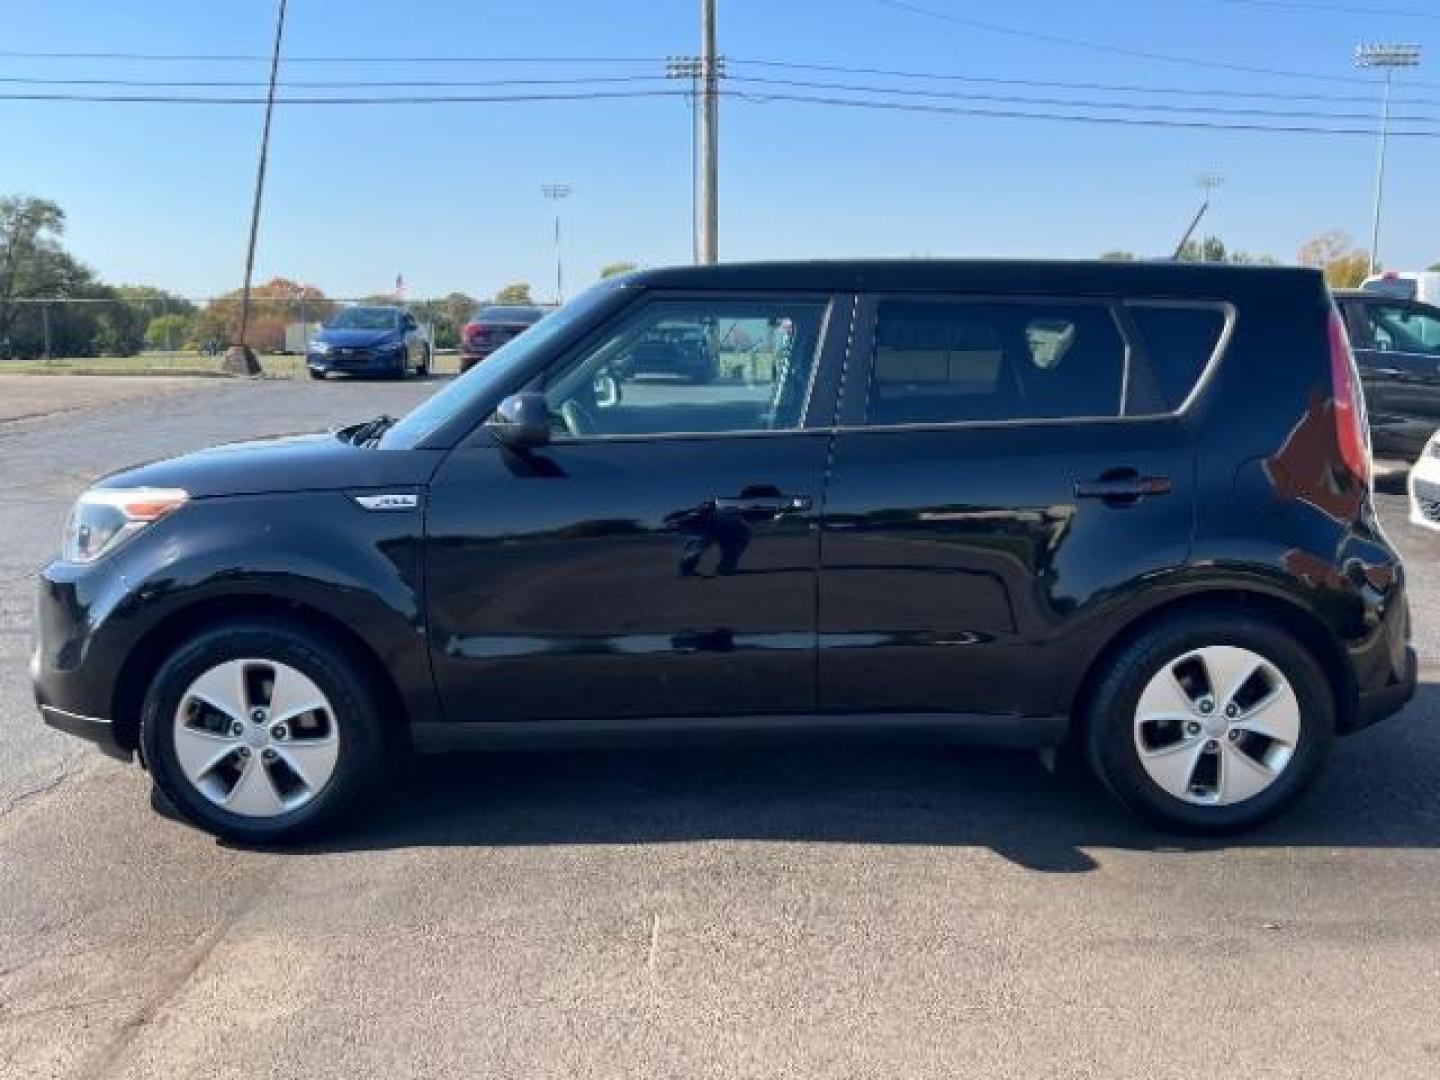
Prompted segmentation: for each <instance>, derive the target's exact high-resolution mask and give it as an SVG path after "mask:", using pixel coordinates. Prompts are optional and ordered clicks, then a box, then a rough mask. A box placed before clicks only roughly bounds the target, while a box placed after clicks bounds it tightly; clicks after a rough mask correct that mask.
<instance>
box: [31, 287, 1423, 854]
mask: <svg viewBox="0 0 1440 1080" xmlns="http://www.w3.org/2000/svg"><path fill="white" fill-rule="evenodd" d="M659 336H671V337H684V338H686V339H687V340H692V339H693V340H700V341H703V342H705V343H706V348H707V349H708V350H710V351H711V352H712V353H713V355H714V357H715V358H716V365H715V366H716V375H715V378H714V379H712V380H706V381H703V382H697V381H696V380H693V379H682V378H677V377H674V376H673V375H666V374H664V373H656V372H648V373H647V372H646V371H645V369H644V365H637V364H635V363H633V359H634V355H633V354H634V353H635V351H636V350H637V349H640V348H642V347H643V343H645V342H647V341H652V340H655V339H656V338H657V337H659ZM1407 623H1408V620H1407V612H1406V606H1405V598H1404V578H1403V571H1402V568H1401V564H1400V559H1399V557H1398V556H1397V555H1396V553H1395V551H1394V550H1393V549H1392V548H1391V547H1390V545H1389V544H1388V543H1387V541H1386V539H1385V536H1384V534H1383V533H1382V532H1381V530H1380V527H1379V525H1378V523H1377V520H1376V516H1375V511H1374V507H1373V505H1372V499H1371V490H1370V461H1369V448H1368V445H1367V442H1366V427H1365V416H1364V410H1363V404H1362V401H1361V399H1360V397H1359V393H1358V383H1357V381H1356V376H1355V369H1354V366H1353V363H1352V359H1351V355H1350V349H1349V345H1348V342H1347V340H1346V336H1345V331H1344V328H1343V326H1342V325H1341V323H1340V322H1339V320H1338V318H1337V316H1336V313H1335V309H1334V307H1333V306H1332V303H1331V299H1330V296H1329V293H1328V292H1327V290H1326V288H1325V285H1324V283H1323V281H1322V279H1321V277H1320V275H1319V274H1318V273H1315V272H1312V271H1308V270H1300V269H1275V268H1249V267H1246V268H1237V267H1199V266H1180V265H1160V264H1150V265H1147V264H1129V265H1126V264H1116V263H1018V262H929V261H927V262H895V263H883V262H858V263H857V262H846V263H795V264H773V265H753V266H744V265H732V266H720V267H705V268H685V269H673V270H659V271H650V272H643V273H640V274H636V275H631V276H629V277H626V278H620V279H616V280H613V281H611V282H607V283H605V284H602V285H600V286H597V287H596V288H594V289H592V290H591V291H590V292H588V293H586V294H585V295H584V296H582V297H580V298H579V299H577V300H576V301H574V302H573V303H572V304H570V305H569V306H568V307H566V308H564V309H563V310H561V311H559V312H557V313H555V314H552V315H550V316H549V317H547V318H546V319H544V320H543V321H542V322H540V323H539V324H538V325H536V326H535V327H534V328H533V329H532V330H531V331H530V332H528V333H526V334H525V335H523V336H522V337H519V338H517V339H515V340H514V341H512V342H510V343H509V344H507V345H505V346H504V347H503V348H502V349H501V350H500V351H498V352H496V353H495V354H494V355H493V356H492V357H491V358H490V359H489V360H487V361H486V362H485V363H484V364H482V365H480V366H479V367H477V368H476V369H475V370H473V371H472V372H470V373H469V374H467V375H466V376H464V377H463V378H460V379H458V380H456V381H455V382H453V383H451V384H450V385H449V386H448V387H446V388H445V389H444V390H443V391H441V392H440V393H438V394H436V395H435V396H434V397H432V398H431V399H430V400H428V401H427V402H425V403H424V404H423V405H421V406H420V407H419V408H417V409H416V410H414V411H413V412H411V413H409V414H407V415H406V416H405V417H403V418H402V419H400V420H392V419H390V418H389V417H382V418H378V419H375V420H372V421H369V422H367V423H364V424H360V425H356V426H353V427H348V428H344V429H341V430H338V431H335V432H333V433H330V434H324V435H311V436H302V437H297V438H282V439H268V440H263V441H259V442H252V443H245V444H241V445H236V446H226V447H221V448H219V449H215V450H210V451H205V452H202V453H198V454H192V455H189V456H187V457H183V458H179V459H176V460H171V461H162V462H159V463H156V464H152V465H147V466H143V467H140V468H136V469H132V470H129V471H125V472H120V473H117V474H115V475H113V476H110V477H108V478H106V479H105V480H103V481H101V482H100V483H99V484H97V485H96V486H95V487H94V488H93V489H91V490H90V491H88V492H87V493H86V494H85V495H84V496H82V497H81V499H80V501H79V503H78V504H77V506H76V508H75V511H74V513H73V516H72V517H71V520H70V523H69V526H68V532H67V535H66V538H65V551H64V554H63V556H62V558H61V559H60V560H59V561H57V562H55V563H53V564H52V565H51V566H49V567H48V568H47V569H46V570H45V571H44V573H43V578H42V582H41V594H40V605H39V644H38V646H37V649H36V652H35V658H34V662H33V669H34V681H35V691H36V695H37V697H38V700H39V704H40V708H41V711H42V712H43V714H44V716H45V718H46V720H48V721H49V722H50V723H51V724H53V725H55V726H56V727H59V728H62V729H63V730H66V731H69V732H72V733H75V734H78V735H83V736H86V737H88V738H91V739H94V740H96V741H98V742H99V743H100V744H101V745H102V746H104V747H105V748H106V749H107V750H108V751H109V752H110V753H112V754H115V755H118V756H120V757H123V758H127V759H128V758H129V757H130V756H131V754H132V752H134V751H139V753H140V756H141V760H142V761H143V762H144V763H145V765H146V766H147V767H148V768H149V770H150V771H151V773H152V774H153V776H154V779H155V782H156V783H157V784H158V785H159V787H160V788H161V790H162V791H163V792H164V794H165V795H166V796H168V798H169V799H170V801H172V802H173V803H174V804H175V805H176V806H177V807H178V808H179V809H180V810H181V811H182V812H183V813H184V814H185V815H187V816H188V817H189V818H191V819H192V820H194V821H195V822H197V823H198V824H200V825H201V826H203V827H204V828H207V829H209V830H211V831H213V832H215V833H219V834H223V835H226V836H230V837H235V838H241V839H245V840H252V841H270V840H275V839H278V838H281V837H285V836H290V835H294V834H296V833H297V832H300V831H305V830H309V829H312V828H314V827H317V826H319V825H321V824H323V823H331V822H333V821H334V820H335V819H336V817H337V815H338V814H340V812H341V811H342V808H344V807H345V806H346V805H347V804H348V803H349V802H350V800H351V799H352V798H353V797H354V796H356V795H357V794H359V793H361V792H362V791H364V790H365V788H366V787H367V785H369V784H370V783H371V782H372V780H374V778H375V777H376V775H377V771H378V765H379V763H380V762H381V759H382V757H383V756H384V755H385V754H387V753H389V752H391V750H392V748H395V747H397V746H404V745H406V744H413V745H415V746H417V747H419V748H421V749H451V748H463V747H477V746H495V745H505V746H513V745H517V744H520V743H525V742H534V741H544V740H547V739H548V740H556V739H563V740H565V741H567V742H570V743H572V744H573V742H574V741H575V740H577V739H584V738H589V737H592V736H593V737H612V736H615V735H617V734H629V735H633V734H635V733H658V732H663V733H665V734H666V735H667V736H674V735H675V734H676V733H680V732H715V731H724V730H741V729H752V730H753V729H757V728H760V729H767V730H769V729H787V730H804V731H812V732H814V733H815V734H814V737H817V738H819V737H827V736H829V737H833V736H835V735H837V734H838V733H840V732H842V731H848V730H853V729H866V730H868V731H870V732H874V731H884V732H895V733H897V734H898V733H912V734H913V733H915V732H917V731H918V732H928V733H935V734H939V735H943V736H945V737H947V738H956V739H959V740H962V741H963V740H969V741H975V742H983V743H988V744H1003V745H1014V746H1027V747H1041V748H1059V749H1062V750H1064V751H1067V752H1066V753H1064V754H1062V755H1061V758H1062V760H1078V761H1086V762H1088V763H1089V765H1090V767H1091V768H1092V769H1093V770H1094V772H1095V773H1096V774H1097V775H1098V776H1099V778H1100V779H1101V780H1102V781H1103V782H1104V784H1105V786H1106V787H1108V788H1109V789H1110V791H1112V792H1113V793H1114V794H1115V796H1117V797H1118V798H1119V799H1120V800H1121V801H1122V802H1123V803H1125V804H1126V805H1128V806H1130V807H1132V808H1134V809H1135V810H1138V811H1141V812H1143V813H1145V814H1147V815H1149V816H1150V817H1152V818H1154V819H1158V820H1159V821H1160V822H1162V823H1167V824H1169V825H1172V826H1177V827H1181V828H1187V829H1196V830H1213V831H1221V830H1228V829H1235V828H1240V827H1243V826H1247V825H1251V824H1253V823H1255V822H1257V821H1259V820H1261V819H1262V818H1265V817H1267V816H1269V815H1270V814H1272V813H1274V812H1275V811H1277V810H1280V809H1281V808H1283V807H1285V806H1287V805H1288V804H1290V803H1291V802H1293V801H1294V799H1295V798H1296V796H1298V795H1299V794H1300V792H1301V791H1302V789H1304V788H1305V787H1306V785H1307V784H1309V783H1310V782H1311V781H1312V780H1314V779H1315V777H1316V774H1317V773H1318V772H1319V771H1320V769H1321V766H1322V764H1323V763H1324V761H1325V758H1326V755H1327V753H1328V751H1329V750H1330V745H1331V742H1332V740H1333V738H1334V736H1335V735H1337V734H1344V733H1347V732H1351V731H1355V730H1356V729H1358V728H1362V727H1364V726H1365V725H1367V724H1369V723H1372V722H1373V721H1375V720H1378V719H1380V718H1381V717H1384V716H1386V715H1387V714H1389V713H1392V712H1394V711H1396V710H1397V709H1399V708H1400V707H1401V706H1402V705H1403V704H1404V702H1405V701H1406V700H1407V699H1409V698H1410V696H1411V695H1412V693H1413V692H1414V685H1415V661H1414V654H1413V652H1412V651H1411V650H1410V649H1409V648H1408V647H1407V643H1406V639H1407V635H1408V625H1407Z"/></svg>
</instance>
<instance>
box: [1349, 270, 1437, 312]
mask: <svg viewBox="0 0 1440 1080" xmlns="http://www.w3.org/2000/svg"><path fill="white" fill-rule="evenodd" d="M1360 287H1361V288H1362V289H1364V290H1365V291H1366V292H1375V293H1381V294H1383V295H1385V296H1394V297H1398V298H1399V299H1402V300H1419V301H1420V302H1421V303H1422V304H1431V305H1433V306H1435V307H1440V271H1436V270H1414V271H1410V270H1386V271H1385V272H1384V273H1383V274H1372V275H1371V276H1370V277H1368V278H1366V279H1365V280H1364V281H1363V282H1361V284H1360Z"/></svg>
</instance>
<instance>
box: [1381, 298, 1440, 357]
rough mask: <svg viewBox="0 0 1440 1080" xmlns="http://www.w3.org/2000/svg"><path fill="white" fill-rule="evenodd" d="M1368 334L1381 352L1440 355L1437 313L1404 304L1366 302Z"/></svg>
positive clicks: (1439, 319) (1439, 332)
mask: <svg viewBox="0 0 1440 1080" xmlns="http://www.w3.org/2000/svg"><path fill="white" fill-rule="evenodd" d="M1366 315H1367V316H1368V317H1369V319H1370V335H1371V337H1372V338H1373V339H1374V341H1375V347H1376V348H1377V349H1379V350H1381V351H1382V352H1406V353H1420V354H1421V355H1422V356H1440V316H1436V315H1431V314H1430V313H1428V312H1426V311H1423V310H1421V309H1419V308H1414V307H1410V306H1408V305H1405V304H1369V305H1367V306H1366Z"/></svg>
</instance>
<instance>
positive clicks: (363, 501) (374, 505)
mask: <svg viewBox="0 0 1440 1080" xmlns="http://www.w3.org/2000/svg"><path fill="white" fill-rule="evenodd" d="M354 499H355V501H356V502H357V503H359V504H360V505H361V507H363V508H364V509H366V510H414V509H415V508H416V507H417V506H419V505H420V496H418V495H407V494H405V493H403V492H399V491H387V492H385V493H384V494H383V495H356V496H354Z"/></svg>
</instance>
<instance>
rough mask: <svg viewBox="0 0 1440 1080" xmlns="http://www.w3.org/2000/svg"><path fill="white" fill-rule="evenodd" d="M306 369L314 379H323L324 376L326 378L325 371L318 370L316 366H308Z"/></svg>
mask: <svg viewBox="0 0 1440 1080" xmlns="http://www.w3.org/2000/svg"><path fill="white" fill-rule="evenodd" d="M306 370H307V371H309V372H310V377H311V378H312V379H323V378H325V372H323V371H316V370H315V369H314V368H307V369H306Z"/></svg>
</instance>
